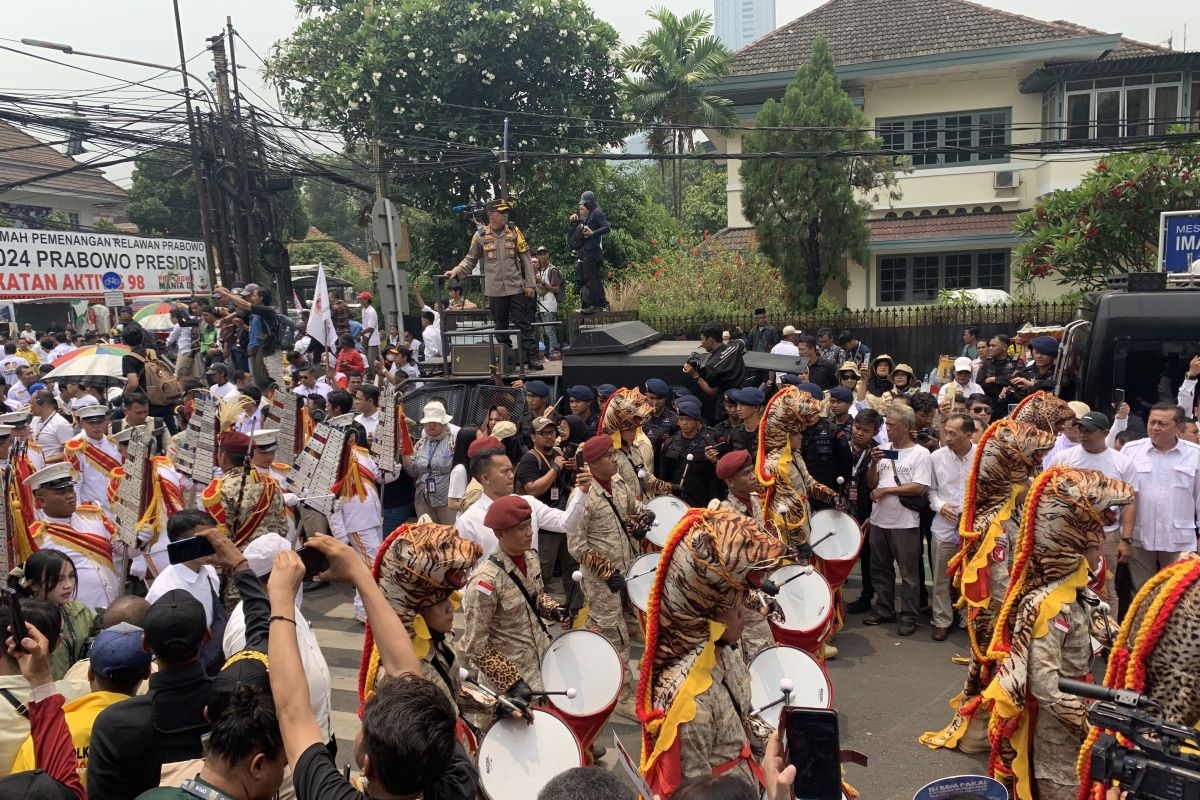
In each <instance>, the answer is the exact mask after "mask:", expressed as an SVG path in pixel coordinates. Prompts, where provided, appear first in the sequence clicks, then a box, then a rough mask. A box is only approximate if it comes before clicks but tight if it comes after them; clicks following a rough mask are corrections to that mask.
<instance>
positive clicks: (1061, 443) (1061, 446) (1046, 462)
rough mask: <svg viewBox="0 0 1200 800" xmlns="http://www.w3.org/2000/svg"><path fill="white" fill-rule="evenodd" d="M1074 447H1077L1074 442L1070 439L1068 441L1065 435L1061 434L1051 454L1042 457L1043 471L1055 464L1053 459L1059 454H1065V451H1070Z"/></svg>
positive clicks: (1051, 449) (1055, 441)
mask: <svg viewBox="0 0 1200 800" xmlns="http://www.w3.org/2000/svg"><path fill="white" fill-rule="evenodd" d="M1072 447H1075V442H1072V441H1071V440H1070V439H1068V438H1067V435H1066V434H1065V433H1060V434H1059V435H1058V438H1057V439H1055V440H1054V447H1051V448H1050V452H1049V453H1046V455H1044V456H1042V469H1045V468H1046V467H1048V466H1050V465H1051V464H1052V463H1054V462H1053V461H1052V459H1053V458H1054V457H1055V456H1057V455H1058V454H1059V453H1061V452H1063V451H1064V450H1070V449H1071V448H1072Z"/></svg>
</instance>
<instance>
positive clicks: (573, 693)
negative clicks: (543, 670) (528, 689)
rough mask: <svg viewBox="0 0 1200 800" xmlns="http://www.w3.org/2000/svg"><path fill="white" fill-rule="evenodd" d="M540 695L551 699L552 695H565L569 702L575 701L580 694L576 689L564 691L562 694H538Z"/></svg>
mask: <svg viewBox="0 0 1200 800" xmlns="http://www.w3.org/2000/svg"><path fill="white" fill-rule="evenodd" d="M538 694H539V695H541V696H542V697H549V696H550V695H552V694H565V695H566V696H567V699H568V700H574V699H575V696H576V695H578V694H579V692H577V691H575V690H574V689H563V690H562V691H561V692H538Z"/></svg>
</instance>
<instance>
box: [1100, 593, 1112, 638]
mask: <svg viewBox="0 0 1200 800" xmlns="http://www.w3.org/2000/svg"><path fill="white" fill-rule="evenodd" d="M1111 609H1112V606H1110V605H1109V604H1108V603H1106V602H1104V601H1103V600H1101V601H1100V602H1099V603H1098V604H1097V605H1096V610H1097V611H1099V612H1100V616H1102V617H1104V635H1105V637H1107V639H1108V644H1110V645H1111V644H1112V641H1113V632H1112V626H1111V625H1109V624H1108V612H1109V611H1110V610H1111Z"/></svg>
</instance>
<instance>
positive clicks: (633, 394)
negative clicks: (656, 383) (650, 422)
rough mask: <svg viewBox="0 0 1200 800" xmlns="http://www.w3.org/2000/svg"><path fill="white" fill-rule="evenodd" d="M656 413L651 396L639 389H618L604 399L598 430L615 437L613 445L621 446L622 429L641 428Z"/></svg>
mask: <svg viewBox="0 0 1200 800" xmlns="http://www.w3.org/2000/svg"><path fill="white" fill-rule="evenodd" d="M653 413H654V407H653V406H652V405H650V398H648V397H646V395H644V394H642V393H641V391H640V390H638V389H617V390H616V391H615V392H613V393H612V394H611V395H609V396H608V399H607V400H605V401H604V407H603V408H601V409H600V424H599V427H598V428H597V430H598V431H599V432H600V433H603V434H609V435H611V436H612V437H613V446H614V447H618V448H619V447H620V446H621V441H620V435H621V431H628V430H633V429H635V428H640V427H641V426H642V423H643V422H645V421H646V419H647V418H649V417H650V416H651V415H652V414H653Z"/></svg>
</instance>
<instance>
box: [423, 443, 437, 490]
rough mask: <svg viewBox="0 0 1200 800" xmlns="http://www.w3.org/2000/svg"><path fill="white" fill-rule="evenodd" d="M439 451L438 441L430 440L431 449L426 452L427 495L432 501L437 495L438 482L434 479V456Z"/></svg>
mask: <svg viewBox="0 0 1200 800" xmlns="http://www.w3.org/2000/svg"><path fill="white" fill-rule="evenodd" d="M435 450H437V440H436V439H430V440H429V447H428V448H427V449H426V450H425V455H426V457H425V494H426V495H427V496H428V497H430V498H431V499H432V498H433V496H434V495H435V494H437V481H436V480H435V479H434V477H433V455H434V451H435Z"/></svg>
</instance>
